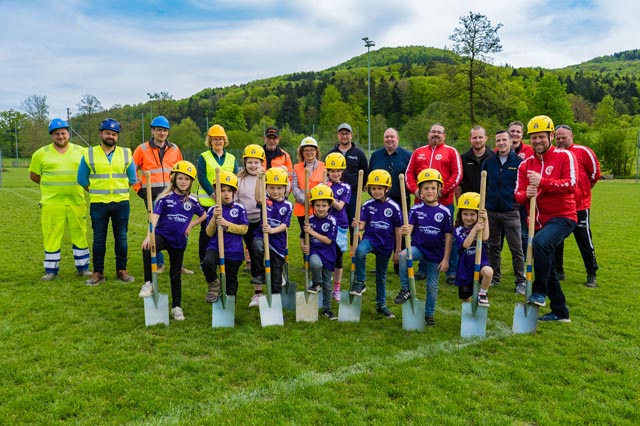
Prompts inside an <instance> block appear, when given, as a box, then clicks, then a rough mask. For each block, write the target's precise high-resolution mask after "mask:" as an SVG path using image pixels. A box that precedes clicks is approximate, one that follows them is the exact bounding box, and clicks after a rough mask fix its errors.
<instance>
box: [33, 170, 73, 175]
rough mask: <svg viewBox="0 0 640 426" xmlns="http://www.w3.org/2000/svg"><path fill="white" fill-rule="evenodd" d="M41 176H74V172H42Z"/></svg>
mask: <svg viewBox="0 0 640 426" xmlns="http://www.w3.org/2000/svg"><path fill="white" fill-rule="evenodd" d="M41 176H76V170H57V171H53V170H51V171H46V170H45V171H43V172H42V175H41Z"/></svg>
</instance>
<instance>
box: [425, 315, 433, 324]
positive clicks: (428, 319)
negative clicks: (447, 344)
mask: <svg viewBox="0 0 640 426" xmlns="http://www.w3.org/2000/svg"><path fill="white" fill-rule="evenodd" d="M424 323H425V324H426V325H428V326H430V327H432V326H434V325H436V320H435V319H433V316H431V315H425V316H424Z"/></svg>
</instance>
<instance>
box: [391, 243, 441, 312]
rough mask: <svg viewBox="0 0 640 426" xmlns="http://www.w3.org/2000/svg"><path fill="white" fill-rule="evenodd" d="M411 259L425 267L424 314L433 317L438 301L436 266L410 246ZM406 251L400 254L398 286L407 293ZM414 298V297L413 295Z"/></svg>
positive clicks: (437, 273) (437, 272)
mask: <svg viewBox="0 0 640 426" xmlns="http://www.w3.org/2000/svg"><path fill="white" fill-rule="evenodd" d="M411 258H412V259H413V261H418V260H422V262H420V264H421V265H422V264H424V265H425V266H426V270H427V272H426V275H427V302H426V303H425V305H424V314H425V315H429V316H433V315H434V314H435V312H436V300H437V299H438V276H439V274H440V272H439V271H438V264H437V263H435V262H429V261H427V260H425V259H424V258H423V257H422V253H421V252H420V250H418V248H417V247H414V246H411ZM407 269H408V268H407V251H406V250H403V251H401V252H400V286H401V287H402V289H403V290H406V291H409V275H408V273H407ZM414 296H415V295H414Z"/></svg>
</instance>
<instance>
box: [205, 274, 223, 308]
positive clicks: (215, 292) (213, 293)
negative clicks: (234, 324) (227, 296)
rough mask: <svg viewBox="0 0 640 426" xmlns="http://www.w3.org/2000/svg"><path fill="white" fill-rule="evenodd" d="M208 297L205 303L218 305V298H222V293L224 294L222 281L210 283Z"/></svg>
mask: <svg viewBox="0 0 640 426" xmlns="http://www.w3.org/2000/svg"><path fill="white" fill-rule="evenodd" d="M208 286H209V288H208V290H207V295H206V296H205V297H204V301H205V302H206V303H216V301H217V300H218V297H220V293H221V292H222V286H221V285H220V280H215V281H213V282H210V283H208Z"/></svg>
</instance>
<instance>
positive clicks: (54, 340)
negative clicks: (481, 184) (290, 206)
mask: <svg viewBox="0 0 640 426" xmlns="http://www.w3.org/2000/svg"><path fill="white" fill-rule="evenodd" d="M3 184H4V189H2V190H0V202H1V203H2V205H3V214H2V217H1V219H0V231H1V235H2V237H1V238H2V244H0V313H1V315H2V320H0V341H1V342H2V346H1V349H0V353H1V355H0V372H1V374H0V423H1V424H55V423H71V424H153V425H159V424H305V425H306V424H416V425H422V424H438V425H439V424H447V425H448V424H451V425H467V424H476V425H481V424H482V425H484V424H496V425H514V424H515V425H549V424H558V425H565V424H616V425H636V424H639V423H640V409H639V408H638V407H640V384H639V383H640V367H639V366H640V349H639V345H638V342H640V314H639V313H638V306H639V305H640V292H639V291H638V284H637V283H638V280H639V279H640V266H638V264H639V259H640V256H639V255H638V251H637V242H638V239H639V237H640V231H639V230H638V223H639V222H638V211H640V186H638V185H635V184H633V183H632V182H618V181H606V182H601V183H599V184H598V185H597V186H596V188H595V190H594V197H593V209H592V213H593V233H594V240H595V244H596V250H597V254H598V260H599V263H600V268H601V269H600V271H599V274H598V284H599V286H598V288H596V289H588V288H586V287H585V286H584V285H583V282H584V279H585V273H584V270H583V266H582V261H581V259H580V257H579V254H578V252H577V249H576V246H575V242H574V241H573V239H572V237H570V239H569V240H568V242H567V244H566V246H567V252H566V255H565V261H566V271H567V281H565V282H564V283H563V288H564V290H565V293H566V296H567V300H568V304H569V306H570V310H571V318H572V323H570V324H539V327H538V333H537V334H536V335H533V336H532V335H513V334H511V331H510V330H511V322H512V317H513V308H514V303H516V302H518V301H521V300H522V299H521V298H520V297H516V296H515V295H514V294H513V287H512V285H511V283H512V282H513V276H512V274H511V272H510V271H509V269H510V268H509V256H508V250H506V249H505V256H504V259H503V272H504V276H503V280H502V282H503V283H502V285H501V286H499V287H496V288H492V290H491V291H490V300H491V308H490V310H489V323H488V330H487V338H486V339H461V338H460V337H459V333H460V303H459V301H458V300H457V293H456V289H455V288H454V287H450V286H447V285H446V284H444V282H443V280H441V286H440V295H439V299H438V309H437V312H436V321H437V325H436V327H431V328H427V329H426V330H425V332H424V333H412V332H405V331H404V330H402V327H401V319H400V313H401V309H400V307H399V306H396V305H393V302H392V299H393V297H394V296H395V294H396V293H397V291H398V289H399V280H398V277H397V276H396V275H395V274H393V270H392V268H391V267H390V268H389V277H388V295H387V299H388V302H389V306H390V307H391V309H392V310H393V311H394V312H395V314H396V315H397V316H398V318H397V319H395V320H385V319H382V318H381V317H380V316H379V315H377V314H376V313H375V303H374V298H375V290H374V289H375V285H374V280H375V278H374V276H373V274H368V284H369V286H368V289H369V291H368V292H367V293H365V295H364V304H363V312H362V318H361V322H360V323H358V324H351V323H339V322H329V321H327V320H326V319H325V318H320V320H319V321H318V322H317V323H311V324H310V323H296V322H295V316H293V315H292V314H291V313H288V312H287V313H285V326H284V327H269V328H262V327H261V326H260V317H259V311H258V309H257V308H248V307H247V303H248V301H249V299H250V296H251V294H252V286H251V285H250V284H249V276H248V275H247V274H245V273H241V274H240V290H239V295H238V305H237V310H236V327H235V328H233V329H212V328H211V307H210V305H208V304H206V303H204V294H205V290H206V284H205V282H204V276H203V275H202V273H201V272H200V271H199V270H198V267H197V247H196V246H197V239H196V238H195V236H194V238H192V241H191V242H190V245H189V248H188V251H187V254H186V260H185V265H186V266H187V267H189V268H190V269H195V270H198V271H197V273H196V275H194V276H186V277H183V303H182V306H183V309H184V311H185V315H186V317H187V319H186V321H184V322H175V321H171V325H170V327H164V326H157V327H151V328H145V326H144V311H143V303H142V300H140V299H139V298H138V296H137V294H138V290H139V288H140V284H141V281H142V258H141V253H140V244H141V242H142V240H143V238H144V236H145V233H146V230H147V225H146V212H145V211H144V207H143V203H142V201H141V200H140V199H138V198H137V197H132V217H131V223H130V230H129V249H130V251H129V254H130V258H129V271H130V272H131V274H133V275H134V276H135V277H136V282H135V283H133V284H123V283H119V282H116V281H115V280H114V279H113V278H114V272H113V269H114V259H113V257H114V256H113V248H112V247H113V246H112V244H113V241H112V237H111V236H110V237H109V238H110V240H109V245H108V251H107V253H108V255H107V259H106V273H107V275H108V278H109V281H108V282H107V283H106V284H103V285H100V286H98V287H95V288H93V287H88V286H85V285H84V284H83V281H82V279H80V278H78V277H76V276H75V275H74V272H75V271H74V268H73V261H72V254H71V243H70V241H69V240H68V238H67V239H65V243H64V246H63V252H62V256H63V262H62V271H61V276H60V277H59V279H57V280H56V281H54V282H51V283H43V282H41V281H40V280H39V278H40V276H41V275H42V273H43V271H42V256H43V253H42V251H43V248H42V237H41V230H40V220H39V217H40V216H39V215H40V211H39V209H38V200H39V191H38V188H37V186H36V185H35V184H32V183H30V182H29V181H28V177H27V171H26V170H25V169H10V170H9V172H7V173H4V176H3ZM88 226H89V221H88ZM298 232H299V230H298V226H297V223H294V224H292V228H291V232H290V245H291V248H292V256H291V259H292V260H291V263H292V265H291V275H292V277H291V278H292V280H293V281H296V282H298V283H299V284H300V283H302V282H303V273H302V271H301V265H302V259H301V255H300V253H299V249H298V247H299V244H298ZM345 262H346V263H345V266H346V268H345V274H344V280H343V281H344V282H345V283H348V276H349V273H348V269H349V268H348V265H349V263H348V262H349V260H348V258H347V256H345ZM368 269H373V258H371V261H370V262H369V265H368ZM160 286H161V289H162V292H163V293H170V289H169V282H168V274H163V275H161V276H160ZM419 297H420V298H421V299H424V285H423V284H421V285H420V290H419ZM337 309H338V307H337V306H336V304H335V302H334V310H335V311H336V312H337ZM546 311H547V309H543V310H542V312H546Z"/></svg>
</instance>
